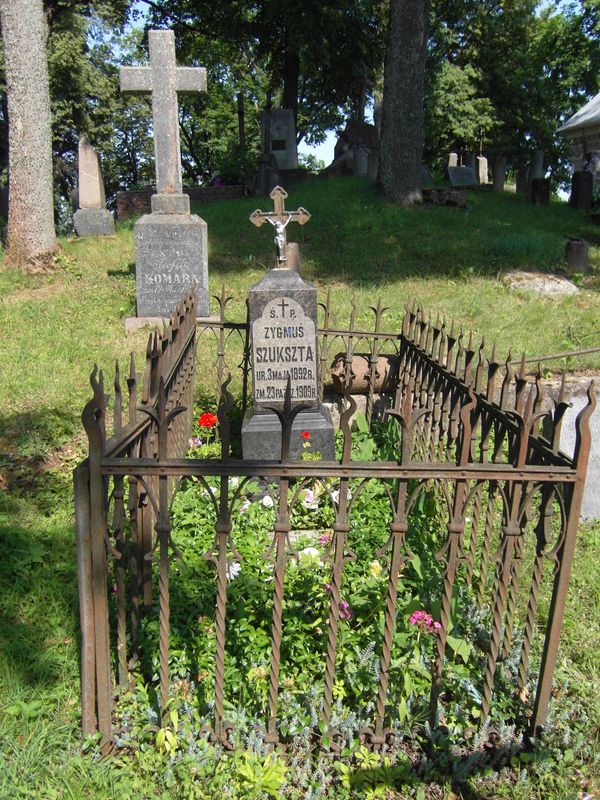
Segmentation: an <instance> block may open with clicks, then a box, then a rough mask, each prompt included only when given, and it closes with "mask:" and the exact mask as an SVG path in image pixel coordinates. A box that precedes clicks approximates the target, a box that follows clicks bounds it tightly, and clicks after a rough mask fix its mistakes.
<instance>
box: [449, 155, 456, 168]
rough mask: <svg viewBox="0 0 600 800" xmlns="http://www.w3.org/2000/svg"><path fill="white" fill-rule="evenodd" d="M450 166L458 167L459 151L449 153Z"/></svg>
mask: <svg viewBox="0 0 600 800" xmlns="http://www.w3.org/2000/svg"><path fill="white" fill-rule="evenodd" d="M448 166H449V167H458V153H449V155H448Z"/></svg>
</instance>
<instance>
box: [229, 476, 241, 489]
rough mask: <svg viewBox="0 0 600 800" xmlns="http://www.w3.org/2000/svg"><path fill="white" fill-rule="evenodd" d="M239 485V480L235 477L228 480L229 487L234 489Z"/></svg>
mask: <svg viewBox="0 0 600 800" xmlns="http://www.w3.org/2000/svg"><path fill="white" fill-rule="evenodd" d="M239 483H240V479H239V478H237V477H235V476H234V477H233V478H229V485H230V486H233V487H234V488H235V487H236V486H238V485H239Z"/></svg>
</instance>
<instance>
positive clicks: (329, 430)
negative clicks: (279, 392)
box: [242, 406, 335, 461]
mask: <svg viewBox="0 0 600 800" xmlns="http://www.w3.org/2000/svg"><path fill="white" fill-rule="evenodd" d="M303 433H308V434H309V436H308V437H306V436H302V434H303ZM242 452H243V454H244V459H246V460H252V461H253V460H257V461H279V459H280V458H281V423H280V422H279V419H278V418H277V416H276V415H275V414H274V413H273V412H272V411H258V410H249V411H247V412H246V414H245V416H244V422H243V424H242ZM317 453H318V454H319V455H320V457H321V459H322V460H323V461H334V460H335V442H334V425H333V420H332V418H331V412H330V411H329V409H328V408H326V407H325V406H320V407H319V408H316V409H310V410H307V411H301V412H300V413H299V414H298V416H297V417H296V418H295V420H294V422H293V424H292V435H291V440H290V460H291V461H300V460H301V459H302V456H303V455H305V454H306V455H309V454H311V455H316V454H317Z"/></svg>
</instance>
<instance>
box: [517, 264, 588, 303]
mask: <svg viewBox="0 0 600 800" xmlns="http://www.w3.org/2000/svg"><path fill="white" fill-rule="evenodd" d="M504 278H505V280H506V282H507V283H508V285H509V287H510V288H511V289H516V290H518V291H524V292H534V293H536V294H541V295H544V296H545V297H560V296H568V295H571V294H579V289H578V288H577V286H575V284H574V283H572V282H571V281H570V280H568V279H567V278H565V277H563V276H562V275H552V274H551V273H548V272H523V271H519V270H515V271H514V272H507V273H506V275H505V276H504Z"/></svg>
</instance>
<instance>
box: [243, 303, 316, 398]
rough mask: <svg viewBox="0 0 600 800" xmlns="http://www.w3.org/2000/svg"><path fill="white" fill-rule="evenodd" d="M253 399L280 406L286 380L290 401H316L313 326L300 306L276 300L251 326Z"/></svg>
mask: <svg viewBox="0 0 600 800" xmlns="http://www.w3.org/2000/svg"><path fill="white" fill-rule="evenodd" d="M252 350H253V359H252V364H253V367H254V399H255V401H256V402H257V403H267V404H270V403H283V400H284V398H285V390H286V386H287V382H288V378H289V380H290V388H291V399H292V402H294V401H297V402H309V403H315V402H316V401H317V352H316V331H315V323H314V321H313V320H312V319H310V317H308V316H307V315H306V314H305V312H304V309H303V308H302V306H301V305H300V303H298V302H297V301H296V300H293V299H292V298H291V297H277V298H275V299H273V300H270V301H269V302H268V303H267V304H266V305H265V307H264V309H263V312H262V314H261V316H260V317H257V319H255V320H254V322H253V323H252Z"/></svg>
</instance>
